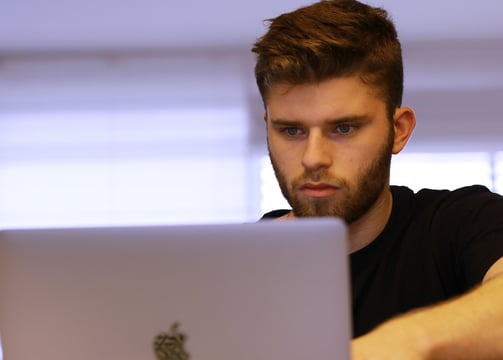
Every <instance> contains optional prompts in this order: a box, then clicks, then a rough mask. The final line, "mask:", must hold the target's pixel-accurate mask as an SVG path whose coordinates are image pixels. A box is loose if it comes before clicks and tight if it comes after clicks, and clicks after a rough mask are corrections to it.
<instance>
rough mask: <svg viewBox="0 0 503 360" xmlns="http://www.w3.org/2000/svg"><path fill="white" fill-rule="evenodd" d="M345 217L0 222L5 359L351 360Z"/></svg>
mask: <svg viewBox="0 0 503 360" xmlns="http://www.w3.org/2000/svg"><path fill="white" fill-rule="evenodd" d="M347 253H348V251H347V241H346V228H345V226H344V224H343V222H342V221H340V220H338V219H302V220H291V221H262V222H259V223H253V224H212V225H177V226H144V227H110V228H79V229H36V230H34V229H31V230H29V229H28V230H4V231H1V232H0V336H1V340H2V347H3V356H4V360H26V359H37V360H68V359H72V360H90V359H97V360H105V359H106V360H113V359H117V360H175V359H176V360H185V359H190V360H238V359H239V360H262V359H263V360H265V359H268V360H270V359H285V360H286V359H288V360H297V359H298V360H300V359H303V360H305V359H317V360H324V359H326V360H328V359H330V360H333V359H338V360H340V359H349V342H350V337H351V325H350V316H351V315H350V314H351V313H350V292H349V269H348V256H347Z"/></svg>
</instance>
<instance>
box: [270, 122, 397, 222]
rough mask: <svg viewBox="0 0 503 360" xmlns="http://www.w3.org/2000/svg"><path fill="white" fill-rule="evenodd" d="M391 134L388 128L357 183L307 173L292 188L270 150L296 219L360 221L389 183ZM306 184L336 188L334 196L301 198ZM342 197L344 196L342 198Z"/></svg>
mask: <svg viewBox="0 0 503 360" xmlns="http://www.w3.org/2000/svg"><path fill="white" fill-rule="evenodd" d="M393 139H394V131H393V128H392V127H391V129H390V131H389V135H388V138H387V139H386V142H385V143H384V144H383V145H382V146H381V148H380V149H379V151H378V152H377V154H376V155H375V157H374V158H373V159H371V160H370V161H369V162H368V163H366V164H362V165H361V166H360V168H359V170H358V172H357V175H356V181H355V182H353V183H352V182H350V181H348V180H347V179H344V178H340V177H337V178H336V177H333V176H331V175H329V174H328V172H327V169H325V168H323V169H316V170H306V171H305V172H304V174H302V175H301V176H299V177H297V178H295V179H294V180H293V181H292V183H291V184H289V183H288V182H287V180H286V177H285V174H284V173H283V172H282V170H281V167H280V166H279V164H278V162H277V161H276V159H275V158H274V156H273V154H272V153H271V151H270V147H269V157H270V159H271V163H272V166H273V169H274V172H275V174H276V178H277V180H278V183H279V186H280V189H281V192H282V193H283V196H284V197H285V198H286V200H287V201H288V203H289V204H290V206H291V207H292V211H293V213H294V214H295V216H298V217H324V216H336V217H340V218H342V219H344V220H345V221H346V223H348V224H351V223H353V222H355V221H357V220H358V219H360V218H361V217H362V216H363V215H365V213H367V212H368V211H369V209H371V208H372V206H373V205H374V204H375V202H376V201H377V199H378V198H379V196H380V195H381V194H382V192H383V190H384V189H385V187H386V186H387V185H388V181H389V170H390V164H391V154H392V147H393ZM306 182H322V183H326V184H330V185H333V186H336V187H337V188H338V191H337V193H336V194H335V195H331V196H327V197H323V198H315V197H309V196H306V195H304V194H302V192H301V190H300V188H301V186H302V185H303V184H304V183H306ZM342 193H344V194H345V196H341V195H342Z"/></svg>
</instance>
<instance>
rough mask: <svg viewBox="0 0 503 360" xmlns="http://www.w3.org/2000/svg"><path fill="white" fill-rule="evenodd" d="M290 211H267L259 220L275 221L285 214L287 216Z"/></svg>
mask: <svg viewBox="0 0 503 360" xmlns="http://www.w3.org/2000/svg"><path fill="white" fill-rule="evenodd" d="M290 211H291V210H288V209H279V210H273V211H269V212H267V213H265V214H264V215H262V217H261V218H260V220H273V219H277V218H280V217H282V216H284V215H286V214H288V213H289V212H290Z"/></svg>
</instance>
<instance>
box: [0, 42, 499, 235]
mask: <svg viewBox="0 0 503 360" xmlns="http://www.w3.org/2000/svg"><path fill="white" fill-rule="evenodd" d="M502 44H503V41H501V40H498V39H496V40H492V41H489V40H484V41H465V42H452V41H446V42H442V41H438V42H432V41H429V42H422V41H415V42H408V43H405V44H404V57H405V73H406V91H405V101H404V103H405V104H407V105H410V106H412V107H413V108H414V109H415V111H416V114H417V117H418V124H417V127H416V131H415V134H414V136H413V138H412V140H411V142H410V144H409V147H408V149H409V150H408V151H409V152H438V151H441V152H464V151H470V152H477V151H484V152H495V151H501V150H503V145H502V142H501V141H500V138H501V135H502V134H503V124H502V121H501V117H502V112H501V110H500V106H499V104H500V102H501V99H502V96H503V71H502V69H501V65H500V64H503V61H502V60H503V56H502V51H503V50H502V49H503V46H502ZM262 111H263V109H262V104H261V101H260V99H259V96H258V93H257V90H256V88H255V83H254V78H253V57H252V54H251V53H250V52H249V50H248V48H227V49H206V50H205V49H193V50H183V51H174V50H173V51H160V50H159V51H148V52H146V51H130V52H86V53H78V52H77V53H45V54H31V55H30V54H24V55H23V54H17V55H13V54H10V55H7V54H6V55H3V56H2V55H0V159H1V162H0V173H1V174H2V178H1V179H0V200H1V201H0V204H1V205H0V215H2V214H3V216H4V217H5V216H7V215H6V214H10V215H9V216H10V218H9V219H8V221H7V222H9V223H10V224H14V225H16V224H20V225H22V222H23V221H25V219H26V218H27V217H30V218H31V219H32V220H31V221H32V223H31V224H32V225H33V226H37V225H40V224H42V223H44V221H45V223H47V221H48V220H47V219H48V218H52V219H57V220H58V221H59V223H54V221H56V220H53V223H52V224H53V225H65V224H66V225H72V224H73V225H75V224H76V223H75V218H76V217H77V218H79V219H80V220H79V221H78V224H81V225H86V224H97V223H99V224H101V223H103V224H104V223H118V224H120V223H153V222H162V223H169V222H218V221H221V222H224V221H238V222H239V221H253V220H255V219H256V218H258V216H260V212H261V209H260V201H261V199H260V184H261V183H260V164H261V161H260V159H261V157H262V156H263V155H265V154H266V150H265V137H264V125H263V122H262ZM92 161H94V164H95V165H93V166H98V168H96V167H95V168H93V167H92V166H91V167H89V166H90V165H89V163H90V162H92ZM79 164H80V165H79ZM96 164H98V165H96ZM111 164H115V165H113V166H115V168H114V169H115V170H113V171H112V170H110V169H111V167H113V166H112V165H111ZM51 166H52V167H51ZM86 166H87V167H86ZM30 169H31V170H30ZM37 169H38V170H37ZM51 169H52V170H51ZM93 169H94V170H93ZM96 169H102V170H99V171H102V172H101V173H100V172H99V171H98V170H96ZM103 169H106V170H103ZM139 169H141V170H139ZM14 170H16V171H17V172H15V171H14ZM35 170H37V171H41V172H39V173H38V174H39V175H38V177H37V176H34V175H33V174H35V173H34V172H33V171H35ZM42 170H43V171H42ZM44 171H45V172H44ZM65 171H66V172H67V173H71V174H73V177H68V176H63V177H62V176H59V175H55V174H61V173H65ZM89 171H98V173H95V176H94V177H92V176H91V178H86V177H85V176H84V177H83V176H82V175H79V174H89ZM138 172H141V173H142V175H141V176H140V175H138ZM43 174H45V175H43ZM21 177H22V178H21ZM117 179H121V180H120V181H119V182H113V181H117ZM135 179H136V180H135ZM112 180H113V181H112ZM140 183H141V184H143V185H138V184H140ZM42 184H45V185H44V186H42ZM51 184H52V185H51ZM141 186H143V188H140V187H141ZM14 188H16V189H17V190H16V191H18V192H21V195H19V194H15V191H14V190H13V189H14ZM51 189H52V190H51ZM83 189H87V190H85V191H84V190H83ZM77 190H78V191H77ZM50 191H53V192H56V193H58V194H59V195H60V198H59V200H52V201H51V198H50V196H49V195H47V194H49V192H50ZM86 191H87V193H86ZM72 194H80V195H81V197H80V198H79V197H78V196H77V197H76V198H73V197H72ZM83 194H87V195H83ZM48 196H49V197H48ZM92 199H94V200H92ZM220 199H221V200H220ZM93 201H94V202H93ZM48 204H49V205H53V206H52V207H51V208H49V207H48ZM160 204H162V205H160ZM13 209H15V210H16V211H14V214H13ZM58 209H59V210H58ZM82 209H84V210H85V211H84V212H83V213H79V211H81V210H82ZM92 209H95V210H96V209H99V211H97V212H95V213H94V214H90V213H89V211H91V210H92ZM58 211H59V212H58ZM48 213H49V215H47V214H48ZM47 217H48V218H47ZM65 219H66V220H65ZM1 221H2V219H1V218H0V222H1ZM4 221H5V219H4ZM72 221H73V222H72Z"/></svg>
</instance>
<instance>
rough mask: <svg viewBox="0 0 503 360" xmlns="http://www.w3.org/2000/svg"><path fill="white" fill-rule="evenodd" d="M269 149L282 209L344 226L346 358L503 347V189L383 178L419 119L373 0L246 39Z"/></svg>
mask: <svg viewBox="0 0 503 360" xmlns="http://www.w3.org/2000/svg"><path fill="white" fill-rule="evenodd" d="M253 52H255V53H256V55H257V63H256V66H255V76H256V80H257V84H258V88H259V91H260V93H261V96H262V99H263V102H264V105H265V113H264V120H265V123H266V126H267V140H268V148H269V154H270V158H271V162H272V164H273V167H274V170H275V173H276V177H277V179H278V182H279V184H280V187H281V190H282V192H283V195H284V196H285V198H286V199H287V200H288V201H289V203H290V205H291V207H292V210H278V211H274V212H271V213H269V214H266V215H264V218H278V219H289V218H295V217H302V216H338V217H341V218H343V219H344V220H345V221H346V222H347V224H348V229H349V241H350V251H351V255H350V256H351V272H352V290H353V295H352V296H353V318H354V336H355V339H354V340H353V341H352V353H353V355H352V356H353V359H430V358H431V359H433V358H440V359H465V358H466V359H485V358H487V359H495V358H503V341H502V340H503V197H501V196H499V195H497V194H493V193H491V192H489V191H488V190H487V189H485V188H483V187H481V186H472V187H466V188H463V189H459V190H456V191H435V190H422V191H420V192H418V193H417V194H414V193H413V192H412V191H411V190H409V189H408V188H406V187H397V186H390V185H389V169H390V161H391V156H392V154H397V153H399V152H400V151H401V150H402V149H403V148H404V146H405V145H406V143H407V141H408V139H409V137H410V135H411V133H412V130H413V129H414V126H415V122H416V120H415V116H414V112H413V111H412V109H410V108H408V107H405V106H402V105H401V101H402V92H403V66H402V55H401V47H400V43H399V41H398V39H397V33H396V30H395V27H394V25H393V23H392V22H391V21H390V20H389V18H388V16H387V14H386V12H385V11H384V10H382V9H378V8H373V7H370V6H367V5H365V4H362V3H359V2H357V1H355V0H326V1H321V2H318V3H315V4H313V5H311V6H307V7H304V8H301V9H298V10H296V11H294V12H291V13H287V14H283V15H281V16H279V17H277V18H275V19H272V20H270V27H269V30H268V32H267V33H266V34H265V35H264V36H263V37H262V38H260V39H259V40H258V41H257V42H256V43H255V45H254V47H253Z"/></svg>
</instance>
